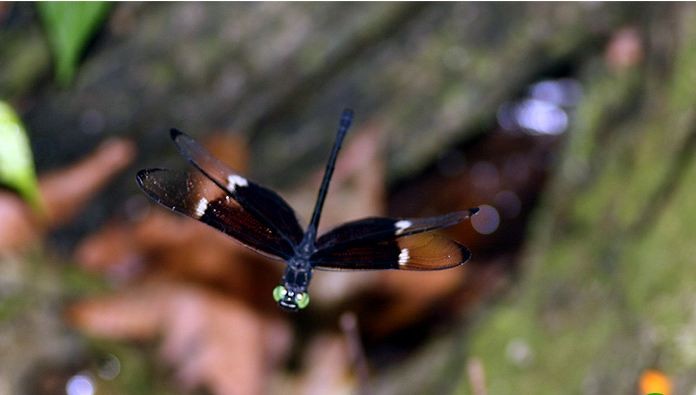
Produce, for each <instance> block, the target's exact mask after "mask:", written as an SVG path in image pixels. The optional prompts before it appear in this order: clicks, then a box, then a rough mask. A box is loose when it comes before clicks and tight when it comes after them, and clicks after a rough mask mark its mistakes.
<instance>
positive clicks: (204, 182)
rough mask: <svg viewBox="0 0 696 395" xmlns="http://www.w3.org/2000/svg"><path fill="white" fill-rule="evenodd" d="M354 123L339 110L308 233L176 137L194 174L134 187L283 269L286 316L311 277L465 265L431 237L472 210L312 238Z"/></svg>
mask: <svg viewBox="0 0 696 395" xmlns="http://www.w3.org/2000/svg"><path fill="white" fill-rule="evenodd" d="M352 121H353V111H352V110H350V109H346V110H344V111H343V113H342V114H341V118H340V122H339V126H338V132H337V133H336V140H335V142H334V144H333V148H332V149H331V153H330V155H329V160H328V163H327V165H326V170H325V172H324V177H323V179H322V182H321V186H320V188H319V193H318V196H317V201H316V204H315V206H314V211H313V213H312V217H311V220H310V221H309V225H308V226H307V228H306V230H303V229H302V227H301V226H300V223H299V222H298V220H297V217H296V215H295V212H294V211H293V209H292V208H291V207H290V205H288V203H286V202H285V200H283V198H281V197H280V196H279V195H278V194H277V193H275V192H274V191H272V190H270V189H268V188H265V187H263V186H261V185H259V184H257V183H255V182H253V181H250V180H248V179H247V178H245V177H243V176H241V175H240V174H239V173H237V172H236V171H234V170H232V169H231V168H229V167H228V166H226V165H225V164H224V163H222V162H221V161H220V160H218V159H217V158H215V157H214V156H213V155H211V154H210V153H209V152H208V151H207V150H206V149H205V148H203V146H202V145H200V144H199V143H198V142H196V141H195V140H194V139H193V138H191V137H190V136H188V135H186V134H185V133H183V132H180V131H179V130H177V129H171V131H170V134H171V138H172V140H173V141H174V144H175V145H176V147H177V148H178V150H179V152H180V153H181V155H182V156H183V157H184V158H186V160H187V161H188V162H189V163H190V164H191V165H193V167H195V168H196V169H197V170H198V171H193V172H185V171H174V170H167V169H160V168H152V169H143V170H140V171H139V172H138V173H137V175H136V181H137V183H138V185H139V186H140V188H141V189H142V190H143V191H144V192H145V194H147V196H149V197H150V198H151V199H152V200H154V201H155V202H156V203H159V204H160V205H162V206H164V207H166V208H168V209H170V210H172V211H175V212H178V213H180V214H184V215H187V216H189V217H192V218H194V219H196V220H198V221H201V222H203V223H205V224H207V225H209V226H211V227H213V228H215V229H217V230H219V231H221V232H223V233H225V234H226V235H228V236H231V237H232V238H233V239H235V240H237V241H238V242H239V243H241V244H242V245H244V246H246V247H248V248H250V249H252V250H253V251H256V252H258V253H260V254H262V255H266V256H268V257H270V258H273V259H276V260H281V261H283V262H285V270H284V273H283V276H282V279H281V281H280V284H279V285H278V286H276V287H275V288H274V289H273V292H272V295H273V298H274V300H275V301H276V302H277V303H278V305H279V306H280V307H281V308H283V309H285V310H288V311H298V310H301V309H304V308H306V307H307V306H308V305H309V291H308V287H309V283H310V281H311V279H312V272H313V270H314V269H321V270H382V269H395V270H441V269H449V268H453V267H457V266H459V265H462V264H463V263H465V262H466V261H467V260H469V258H470V257H471V253H470V252H469V250H468V249H467V248H466V247H465V246H463V245H462V244H460V243H459V242H457V241H454V240H451V239H449V238H446V237H444V236H440V235H438V234H436V233H433V232H432V231H434V230H436V229H440V228H445V227H450V226H453V225H456V224H458V223H460V222H462V221H464V220H465V219H467V218H470V217H471V216H472V215H474V214H475V213H476V212H477V211H478V208H470V209H468V210H463V211H457V212H452V213H449V214H445V215H440V216H435V217H427V218H386V217H369V218H364V219H359V220H355V221H351V222H347V223H344V224H342V225H340V226H338V227H336V228H334V229H332V230H330V231H328V232H326V233H324V234H322V235H319V236H318V235H317V229H318V226H319V219H320V217H321V212H322V207H323V206H324V200H325V198H326V194H327V192H328V189H329V183H330V181H331V176H332V174H333V172H334V168H335V164H336V158H337V156H338V152H339V151H340V149H341V144H342V143H343V140H344V138H345V136H346V134H347V132H348V129H349V128H350V125H351V123H352Z"/></svg>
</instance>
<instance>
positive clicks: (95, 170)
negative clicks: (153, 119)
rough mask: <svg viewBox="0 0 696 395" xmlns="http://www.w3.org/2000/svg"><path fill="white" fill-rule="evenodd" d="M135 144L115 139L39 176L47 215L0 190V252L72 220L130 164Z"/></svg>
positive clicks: (40, 190) (35, 239)
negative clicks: (71, 163)
mask: <svg viewBox="0 0 696 395" xmlns="http://www.w3.org/2000/svg"><path fill="white" fill-rule="evenodd" d="M133 155H134V146H133V143H131V142H130V141H127V140H123V139H111V140H107V141H106V142H104V143H102V144H101V145H100V146H99V147H98V148H97V149H96V150H95V151H94V152H92V153H91V154H89V155H88V156H87V157H85V158H83V159H81V160H80V161H79V162H77V163H75V164H73V165H71V166H69V167H67V168H64V169H60V170H56V171H53V172H50V173H47V174H43V175H41V176H40V177H39V194H40V199H41V201H42V202H43V204H44V209H45V213H44V215H43V216H41V215H39V214H37V213H35V212H34V211H32V210H31V209H29V207H28V206H27V205H26V203H24V202H23V201H21V200H20V199H19V198H18V197H16V196H15V195H13V194H11V193H8V192H0V214H1V215H2V216H1V218H2V219H3V220H2V221H0V251H7V250H10V251H16V250H20V249H22V248H25V247H27V246H28V245H30V244H31V243H34V242H36V241H37V240H38V239H40V238H41V237H42V235H43V234H44V232H45V231H46V230H48V229H52V228H55V227H57V226H60V225H62V224H65V223H67V222H69V221H70V220H71V219H72V218H74V217H75V215H77V213H78V212H79V210H80V209H81V208H82V207H84V204H85V202H86V201H87V200H89V199H90V198H91V197H93V196H94V195H95V194H96V193H97V192H98V191H99V190H100V189H101V188H102V187H103V186H104V185H105V184H106V183H107V182H108V181H109V180H111V179H112V178H113V176H114V175H116V174H117V173H118V172H120V171H121V170H123V168H124V167H125V166H127V165H128V164H129V163H130V162H131V160H132V158H133Z"/></svg>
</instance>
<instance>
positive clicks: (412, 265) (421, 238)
mask: <svg viewBox="0 0 696 395" xmlns="http://www.w3.org/2000/svg"><path fill="white" fill-rule="evenodd" d="M396 241H397V244H398V246H399V248H400V252H399V258H398V268H399V269H400V270H441V269H449V268H452V267H455V266H459V265H461V264H463V263H464V262H466V261H467V260H469V258H470V257H471V253H470V252H469V250H468V249H467V248H466V247H464V246H463V245H461V244H459V243H457V242H456V241H454V240H450V239H448V238H445V237H442V236H438V235H436V234H433V233H419V234H416V235H412V236H405V237H401V238H399V239H397V240H396Z"/></svg>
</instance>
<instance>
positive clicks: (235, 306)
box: [68, 279, 291, 395]
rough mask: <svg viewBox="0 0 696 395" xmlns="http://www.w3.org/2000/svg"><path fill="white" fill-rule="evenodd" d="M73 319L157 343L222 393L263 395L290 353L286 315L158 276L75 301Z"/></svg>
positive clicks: (185, 371) (85, 326) (188, 376)
mask: <svg viewBox="0 0 696 395" xmlns="http://www.w3.org/2000/svg"><path fill="white" fill-rule="evenodd" d="M68 317H69V320H70V321H71V322H72V323H73V324H74V325H76V326H77V327H79V328H80V329H82V330H83V331H85V332H87V333H90V334H92V335H94V336H101V337H109V338H115V339H129V340H151V339H153V338H155V337H156V336H157V335H159V334H162V338H163V341H162V347H161V350H162V352H161V354H162V357H163V358H164V359H165V360H166V361H167V362H168V363H169V364H171V365H173V366H174V367H175V368H176V375H177V377H178V378H179V380H180V381H181V382H182V383H183V384H184V385H185V386H186V387H188V388H195V387H205V388H207V389H209V390H210V391H211V392H212V393H214V394H216V395H234V394H251V395H253V394H262V393H264V388H265V385H266V384H265V380H264V379H265V377H267V375H268V371H269V370H270V369H272V367H273V365H275V364H277V363H278V362H279V361H280V360H282V358H283V357H284V356H285V354H286V353H287V351H288V349H289V346H290V340H291V337H290V336H291V332H290V330H289V328H288V326H287V325H286V324H285V323H284V322H283V321H281V320H278V319H274V318H270V317H268V316H264V315H262V314H259V313H258V312H255V311H254V310H252V309H250V308H249V307H247V306H246V305H245V304H244V303H242V302H240V301H238V300H236V299H234V298H231V297H228V296H226V295H220V294H217V293H215V292H211V291H208V290H206V289H203V288H200V287H196V286H192V285H190V284H184V283H179V282H174V281H171V280H170V279H151V280H149V281H147V282H143V283H141V284H138V285H134V286H131V287H128V288H127V289H124V290H123V291H122V292H119V293H116V294H115V295H112V296H109V297H103V298H99V299H93V300H88V301H84V302H80V303H77V304H75V305H74V306H73V307H72V308H71V309H70V310H69V313H68Z"/></svg>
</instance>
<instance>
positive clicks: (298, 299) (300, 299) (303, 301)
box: [295, 292, 309, 309]
mask: <svg viewBox="0 0 696 395" xmlns="http://www.w3.org/2000/svg"><path fill="white" fill-rule="evenodd" d="M295 303H297V307H299V308H301V309H304V308H305V307H307V305H309V294H307V293H305V292H302V293H298V294H297V295H295Z"/></svg>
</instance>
